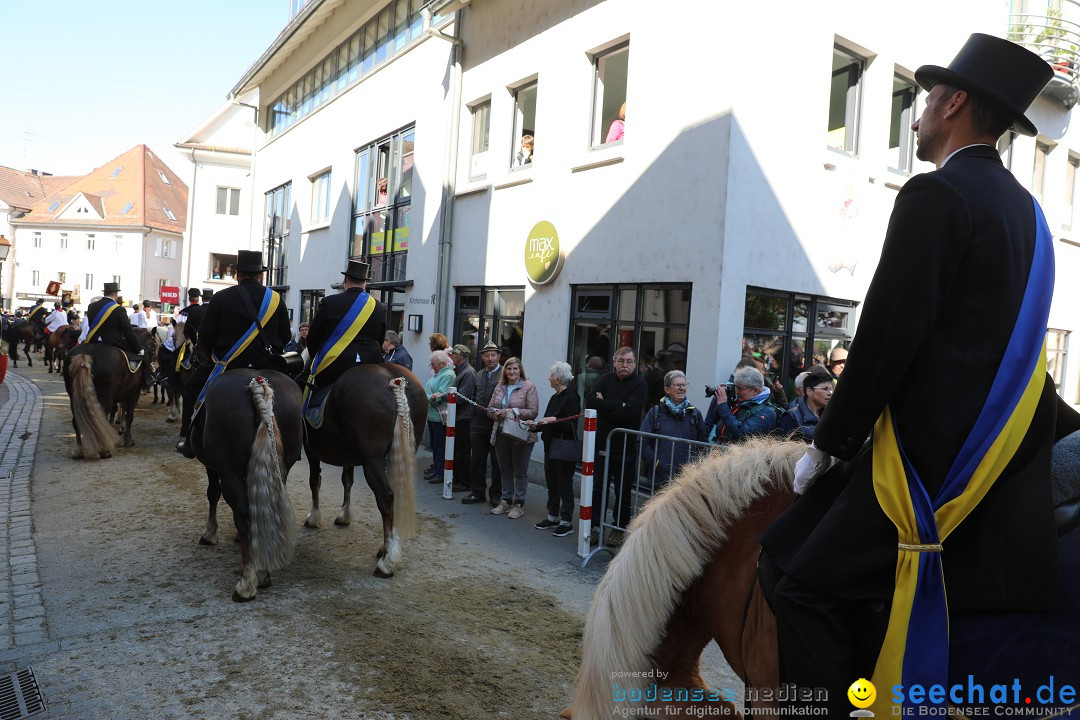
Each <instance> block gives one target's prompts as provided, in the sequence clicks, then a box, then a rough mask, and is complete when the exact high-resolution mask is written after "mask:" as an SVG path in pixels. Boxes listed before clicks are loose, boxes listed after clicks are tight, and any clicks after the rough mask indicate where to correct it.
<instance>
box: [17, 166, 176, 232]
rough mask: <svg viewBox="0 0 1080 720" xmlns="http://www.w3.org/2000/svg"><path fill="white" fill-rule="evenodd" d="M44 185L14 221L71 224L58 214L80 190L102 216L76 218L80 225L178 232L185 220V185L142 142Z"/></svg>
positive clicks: (38, 223)
mask: <svg viewBox="0 0 1080 720" xmlns="http://www.w3.org/2000/svg"><path fill="white" fill-rule="evenodd" d="M162 176H164V178H166V179H168V182H165V180H164V179H163V177H162ZM46 187H49V190H48V191H46V192H45V194H44V198H43V199H40V200H38V201H36V202H35V203H34V205H33V207H32V208H31V210H30V212H29V213H27V214H26V215H25V216H24V217H22V218H20V219H19V220H17V221H16V222H17V223H26V224H34V225H49V224H65V225H70V224H72V223H71V221H70V220H59V219H58V216H59V214H60V213H61V212H62V211H63V209H64V207H65V206H66V205H67V203H68V201H69V200H71V199H72V198H73V197H75V196H76V195H78V194H79V193H82V194H83V195H84V196H86V197H87V198H89V197H90V196H96V198H95V200H92V202H93V204H94V206H95V208H96V209H100V210H101V214H102V216H103V217H104V219H103V220H97V219H94V220H80V221H79V224H80V225H87V226H91V227H92V226H95V225H132V226H144V225H145V226H147V227H151V228H155V229H157V230H165V231H169V232H176V233H183V232H184V229H185V227H186V225H187V194H188V188H187V185H185V184H184V182H183V181H182V180H181V179H180V178H179V177H177V175H176V173H174V172H173V171H172V170H171V169H169V166H168V165H166V164H165V163H164V162H163V161H162V160H161V158H159V157H158V156H157V155H155V154H154V153H153V151H152V150H150V148H148V147H146V146H145V145H136V146H135V147H133V148H131V149H130V150H128V151H127V152H125V153H124V154H123V155H120V156H119V157H117V158H115V159H113V160H111V161H109V162H107V163H105V164H104V165H102V166H101V167H99V168H98V169H96V170H94V171H93V172H91V173H90V174H89V175H86V176H84V177H81V178H77V179H75V180H74V181H72V182H69V183H67V184H65V185H62V186H60V185H59V183H56V184H53V183H51V182H50V183H48V184H47V185H46ZM129 203H130V205H131V207H130V209H129V210H128V212H126V213H125V212H124V208H125V207H127V206H128V204H129ZM54 205H55V207H53V206H54ZM50 208H52V210H50ZM166 208H168V211H169V212H171V213H172V218H170V217H169V214H168V213H167V212H166Z"/></svg>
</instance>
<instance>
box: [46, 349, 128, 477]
mask: <svg viewBox="0 0 1080 720" xmlns="http://www.w3.org/2000/svg"><path fill="white" fill-rule="evenodd" d="M64 387H65V388H66V389H67V393H68V396H69V397H70V398H71V424H72V425H73V426H74V428H75V444H76V447H75V453H74V455H73V457H75V458H82V457H87V456H89V457H92V456H94V455H97V456H99V457H102V458H107V457H110V456H111V455H112V450H113V448H115V447H116V441H117V433H116V431H115V430H114V429H113V427H112V426H111V424H110V420H111V419H112V418H114V417H115V415H116V412H117V408H118V407H119V408H120V409H122V410H123V429H122V433H123V440H122V443H121V444H122V445H123V446H124V447H130V446H132V445H134V444H135V441H134V440H132V439H131V422H132V420H133V419H134V417H135V405H136V403H138V402H139V391H140V389H141V388H142V377H141V376H140V375H139V372H138V371H135V372H131V371H130V369H129V368H128V360H127V356H126V355H125V354H124V352H123V351H122V350H120V349H119V348H115V347H113V346H112V345H108V344H106V343H97V342H95V343H89V344H83V345H77V346H76V347H75V348H74V349H72V351H71V352H70V353H68V361H67V368H66V371H65V373H64ZM84 441H85V442H84Z"/></svg>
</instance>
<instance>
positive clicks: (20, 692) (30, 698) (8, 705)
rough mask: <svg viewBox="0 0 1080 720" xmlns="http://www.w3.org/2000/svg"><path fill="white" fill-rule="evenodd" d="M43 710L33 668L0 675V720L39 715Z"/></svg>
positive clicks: (13, 719)
mask: <svg viewBox="0 0 1080 720" xmlns="http://www.w3.org/2000/svg"><path fill="white" fill-rule="evenodd" d="M45 710H46V708H45V699H44V698H42V697H41V689H40V688H38V684H37V678H36V677H34V671H33V669H31V668H23V669H22V670H16V671H15V672H13V673H11V674H10V675H8V676H7V677H0V720H22V718H35V717H41V716H42V715H44V714H45Z"/></svg>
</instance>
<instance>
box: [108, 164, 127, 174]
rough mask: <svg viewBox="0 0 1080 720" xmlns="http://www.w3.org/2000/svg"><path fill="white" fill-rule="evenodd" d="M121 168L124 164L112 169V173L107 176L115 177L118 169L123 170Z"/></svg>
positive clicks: (118, 171) (118, 172)
mask: <svg viewBox="0 0 1080 720" xmlns="http://www.w3.org/2000/svg"><path fill="white" fill-rule="evenodd" d="M123 169H124V166H123V165H120V166H119V167H117V168H116V169H115V170H113V171H112V175H110V176H109V177H116V176H117V175H119V174H120V171H121V170H123Z"/></svg>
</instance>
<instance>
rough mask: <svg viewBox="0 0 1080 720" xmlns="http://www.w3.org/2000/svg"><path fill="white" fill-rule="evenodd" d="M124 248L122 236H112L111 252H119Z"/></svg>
mask: <svg viewBox="0 0 1080 720" xmlns="http://www.w3.org/2000/svg"><path fill="white" fill-rule="evenodd" d="M123 247H124V236H123V235H113V252H120V251H121V250H122V249H123Z"/></svg>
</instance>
